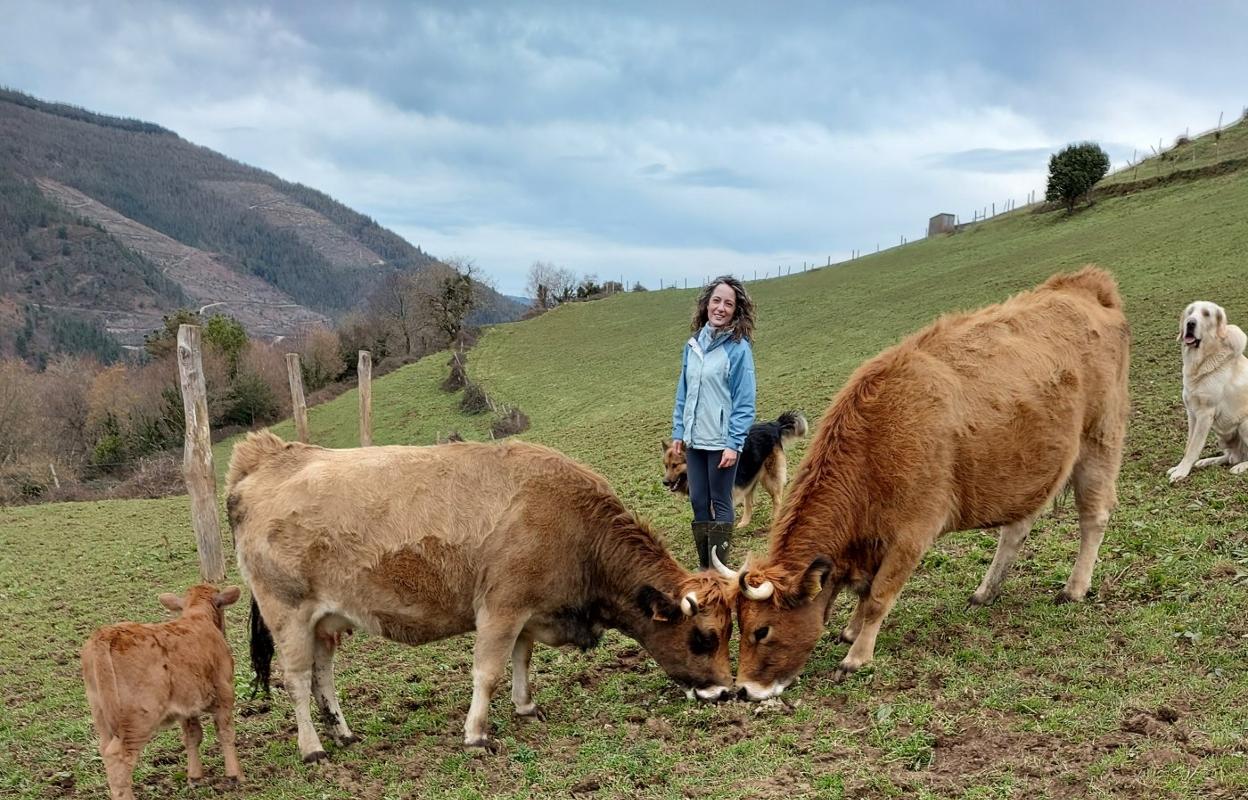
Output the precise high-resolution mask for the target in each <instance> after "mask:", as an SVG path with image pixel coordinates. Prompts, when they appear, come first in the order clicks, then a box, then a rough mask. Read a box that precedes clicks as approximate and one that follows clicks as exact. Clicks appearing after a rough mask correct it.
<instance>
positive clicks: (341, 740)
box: [334, 733, 364, 747]
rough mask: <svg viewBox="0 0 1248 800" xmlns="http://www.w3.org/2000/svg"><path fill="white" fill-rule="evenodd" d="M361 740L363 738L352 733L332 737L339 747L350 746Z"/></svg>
mask: <svg viewBox="0 0 1248 800" xmlns="http://www.w3.org/2000/svg"><path fill="white" fill-rule="evenodd" d="M362 741H364V740H363V738H362V737H360V736H357V735H355V734H354V733H353V734H351V735H349V736H335V737H334V744H336V745H338V746H339V747H350V746H351V745H353V744H355V743H356V742H362Z"/></svg>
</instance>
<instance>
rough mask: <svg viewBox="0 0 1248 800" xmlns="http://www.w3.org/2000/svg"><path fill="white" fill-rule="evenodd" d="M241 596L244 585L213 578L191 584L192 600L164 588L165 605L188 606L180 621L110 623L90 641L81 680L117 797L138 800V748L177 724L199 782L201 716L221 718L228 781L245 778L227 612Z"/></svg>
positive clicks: (189, 773) (190, 771)
mask: <svg viewBox="0 0 1248 800" xmlns="http://www.w3.org/2000/svg"><path fill="white" fill-rule="evenodd" d="M238 594H239V591H238V587H237V586H231V587H229V588H228V589H226V590H224V591H217V588H216V587H215V586H209V585H207V584H201V585H199V586H192V587H191V588H190V590H188V591H187V593H186V599H185V600H183V599H182V598H180V597H178V596H177V595H176V594H162V595H161V596H160V602H161V603H162V604H163V605H164V606H165V608H168V609H169V610H170V611H180V612H181V616H179V617H178V618H177V619H175V620H171V621H169V622H164V623H161V624H158V625H144V624H140V623H135V622H122V623H119V624H117V625H108V626H106V627H103V628H100V629H99V630H98V631H96V632H95V633H93V634H92V635H91V638H90V639H88V640H87V643H86V645H85V646H83V648H82V679H83V682H84V683H85V684H86V688H87V702H88V703H89V704H90V706H91V720H92V722H94V723H95V732H96V735H98V736H99V737H100V756H102V757H103V759H104V769H105V771H106V772H107V774H108V790H109V792H110V793H111V795H112V798H113V800H133V798H134V789H133V788H132V786H131V775H132V773H133V772H134V765H135V763H136V762H137V761H138V760H139V753H140V752H142V750H143V746H144V745H146V744H147V743H148V741H149V740H150V739H151V738H152V736H153V735H154V734H155V733H156V731H158V730H160V729H161V728H164V727H166V726H169V725H172V724H173V723H175V722H181V723H182V741H183V743H184V744H185V745H186V777H187V779H188V780H189V782H190V784H191V785H192V786H195V785H196V784H198V783H199V782H200V781H201V780H202V779H203V777H204V765H203V763H201V762H200V760H199V743H200V740H202V739H203V737H204V731H203V728H201V727H200V724H199V716H200V714H209V713H210V714H212V715H213V719H214V720H215V721H216V724H217V738H218V739H219V740H220V742H221V752H222V754H223V755H224V756H225V774H226V776H227V778H228V779H229V782H230V783H232V784H234V785H237V784H238V783H240V782H241V781H242V778H243V776H242V773H241V772H240V771H239V768H238V756H237V754H236V753H235V751H234V657H233V656H232V655H231V654H230V646H229V645H228V644H226V641H225V612H224V611H223V610H222V609H223V608H224V607H225V606H228V605H230V604H231V603H233V602H234V601H236V600H238Z"/></svg>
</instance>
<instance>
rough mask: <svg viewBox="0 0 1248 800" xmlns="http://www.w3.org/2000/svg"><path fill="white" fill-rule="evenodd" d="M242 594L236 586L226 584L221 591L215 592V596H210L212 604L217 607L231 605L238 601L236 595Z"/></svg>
mask: <svg viewBox="0 0 1248 800" xmlns="http://www.w3.org/2000/svg"><path fill="white" fill-rule="evenodd" d="M240 594H242V592H241V591H240V590H239V588H238V587H237V586H227V587H226V588H225V589H223V590H222V591H219V592H217V596H216V597H214V598H212V604H213V605H214V606H216V607H217V608H221V607H223V606H228V605H231V604H232V603H235V602H237V601H238V596H239V595H240Z"/></svg>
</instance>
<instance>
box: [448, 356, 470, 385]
mask: <svg viewBox="0 0 1248 800" xmlns="http://www.w3.org/2000/svg"><path fill="white" fill-rule="evenodd" d="M466 360H467V356H465V355H464V354H463V353H454V354H452V355H451V360H450V361H448V362H447V363H448V364H450V366H451V372H450V374H449V375H447V376H446V380H444V381H442V391H444V392H458V391H459V390H460V389H462V388H464V387H465V386H467V385H468V373H467V372H465V371H464V362H465V361H466Z"/></svg>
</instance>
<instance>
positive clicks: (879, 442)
mask: <svg viewBox="0 0 1248 800" xmlns="http://www.w3.org/2000/svg"><path fill="white" fill-rule="evenodd" d="M1129 340H1130V331H1129V329H1128V326H1127V321H1126V318H1125V317H1124V316H1123V313H1122V302H1121V300H1120V298H1119V295H1118V289H1117V285H1116V284H1115V282H1114V280H1113V278H1112V277H1111V276H1110V275H1109V274H1108V273H1106V272H1104V271H1102V270H1100V269H1097V268H1095V267H1086V268H1084V269H1083V270H1081V271H1079V272H1076V273H1073V274H1065V275H1055V276H1053V277H1052V278H1050V279H1049V280H1048V281H1046V282H1045V283H1044V284H1043V285H1042V286H1040V287H1039V288H1038V289H1036V290H1034V291H1031V292H1025V293H1022V294H1019V295H1016V296H1014V297H1012V298H1010V299H1009V300H1007V301H1006V302H1004V303H1002V304H1000V305H995V306H989V307H987V308H984V309H981V310H979V311H976V312H973V313H968V314H954V315H949V316H946V317H944V318H942V319H940V320H938V321H937V322H936V323H934V324H933V325H931V326H930V327H928V328H926V329H925V330H923V331H920V332H919V333H917V334H915V335H913V336H911V337H909V338H908V339H906V340H905V341H903V342H901V343H900V344H898V345H896V346H895V347H892V348H890V349H888V350H885V351H884V352H883V353H881V354H880V355H879V356H876V357H875V358H873V359H871V360H870V361H868V362H866V363H865V364H863V365H862V366H861V367H860V368H859V369H858V370H857V371H856V372H855V373H854V374H853V375H852V376H851V377H850V379H849V382H848V383H847V384H846V386H845V387H844V388H843V389H842V390H841V392H840V393H839V394H838V395H837V396H836V398H835V399H834V400H833V401H832V405H831V406H830V407H829V408H828V410H827V412H826V413H825V414H824V417H823V420H822V422H821V423H820V427H819V432H818V435H817V437H816V438H815V440H814V441H813V442H812V444H811V448H810V451H809V452H808V453H807V455H806V458H805V459H804V460H803V461H802V464H801V466H800V467H799V469H798V474H797V477H796V479H795V480H794V483H793V486H792V488H791V489H790V490H789V493H788V495H787V496H786V497H785V502H784V506H783V508H782V509H781V510H780V512H779V513H778V515H777V520H776V522H775V524H774V526H773V529H772V532H771V544H770V552H769V554H768V556H767V558H766V560H765V561H763V562H762V563H760V564H757V565H751V564H746V565H745V567H743V568H742V570H741V572H740V573H739V575H737V577H738V582H739V588H740V593H739V595H738V598H737V614H738V619H739V624H740V630H741V654H740V659H741V661H740V667H739V670H738V673H737V680H738V684H739V685H740V686H741V689H742V692H743V693H744V694H746V695H748V696H749V697H751V698H753V699H765V698H767V697H772V696H775V695H777V694H779V693H780V692H781V691H783V690H784V688H785V687H786V686H788V685H789V683H791V682H792V680H793V678H794V677H796V676H797V674H798V672H800V671H801V669H802V667H803V666H804V665H805V663H806V659H807V658H808V657H809V655H810V652H811V650H812V649H813V648H814V646H815V643H816V641H817V640H818V638H819V635H820V633H821V631H822V630H823V627H824V624H825V622H826V620H827V617H828V615H829V613H830V611H831V608H832V601H833V599H835V597H836V594H837V592H838V591H839V590H840V589H841V587H843V586H849V587H850V588H851V589H853V590H854V591H855V592H856V593H857V594H858V596H859V601H858V606H857V609H856V610H855V611H854V615H853V618H852V620H851V621H850V623H849V625H848V626H847V627H846V628H845V630H844V632H843V633H842V637H843V638H844V639H845V640H846V641H849V642H853V646H852V647H851V648H850V650H849V653H848V654H847V655H846V656H845V658H844V660H843V661H841V663H840V666H839V668H838V669H837V672H836V678H837V679H838V680H839V679H842V678H844V676H845V675H847V674H849V673H851V672H853V671H855V670H857V669H859V668H860V667H862V666H863V665H864V664H867V663H868V662H870V660H871V658H872V656H873V655H874V650H875V638H876V634H877V633H878V632H879V629H880V624H881V623H882V622H883V620H884V617H885V615H887V614H888V612H889V610H890V609H891V608H892V607H893V603H894V601H896V599H897V594H898V592H900V591H901V587H902V585H903V584H904V583H905V582H906V579H907V578H909V576H910V573H911V572H913V571H914V568H915V567H916V566H917V565H918V563H919V560H920V559H921V558H922V557H923V554H924V553H925V552H926V551H927V549H928V548H929V547H931V545H932V543H933V542H934V541H935V540H936V538H937V537H938V536H939V535H940V534H942V533H945V532H947V531H956V530H967V529H972V528H990V527H1000V529H1001V531H1000V540H999V542H998V545H997V553H996V556H995V557H994V558H993V560H992V564H991V566H989V568H988V572H987V574H986V575H985V576H984V579H983V582H982V583H980V585H979V588H978V589H977V590H976V591H975V594H974V595H972V596H971V603H972V604H976V605H980V604H986V603H990V602H992V600H993V599H994V598H995V597H996V595H997V591H998V589H999V588H1000V585H1001V581H1002V579H1003V578H1004V577H1005V573H1006V571H1007V570H1008V569H1009V566H1010V563H1011V562H1012V561H1013V560H1014V558H1015V556H1016V555H1017V554H1018V548H1019V546H1020V545H1021V544H1022V542H1023V540H1024V538H1026V536H1027V533H1028V532H1029V531H1030V530H1031V525H1032V522H1033V521H1034V520H1035V518H1036V516H1037V515H1038V514H1039V513H1040V511H1041V509H1042V508H1043V507H1044V505H1045V503H1046V502H1048V501H1049V500H1050V499H1051V498H1052V497H1053V496H1054V495H1055V494H1056V493H1057V492H1058V491H1059V490H1060V489H1061V488H1062V487H1063V486H1064V485H1065V484H1066V483H1067V481H1068V480H1069V481H1070V482H1071V483H1072V484H1073V487H1074V493H1075V501H1076V504H1077V506H1078V510H1079V527H1080V532H1081V536H1082V539H1081V543H1080V547H1079V557H1078V559H1077V560H1076V561H1075V566H1074V569H1073V571H1072V572H1071V575H1070V579H1069V581H1067V583H1066V587H1065V589H1063V590H1062V592H1061V593H1060V594H1059V595H1058V600H1059V601H1067V600H1074V601H1078V600H1082V599H1083V597H1084V595H1085V594H1086V593H1087V591H1088V586H1089V583H1090V580H1091V576H1092V567H1093V564H1094V563H1095V561H1096V553H1097V549H1098V548H1099V547H1100V544H1101V539H1102V537H1103V535H1104V531H1105V524H1106V522H1107V520H1108V519H1109V514H1110V511H1111V510H1112V509H1113V507H1114V505H1115V504H1116V502H1117V500H1116V495H1115V483H1116V481H1117V476H1118V467H1119V464H1120V461H1121V456H1122V443H1123V437H1124V435H1125V432H1126V422H1127V415H1128V411H1129V407H1128V406H1129V403H1128V398H1127V361H1128V349H1129ZM719 566H720V567H722V565H719ZM724 571H725V572H727V573H728V574H733V573H731V571H730V570H726V569H725V570H724Z"/></svg>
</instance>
